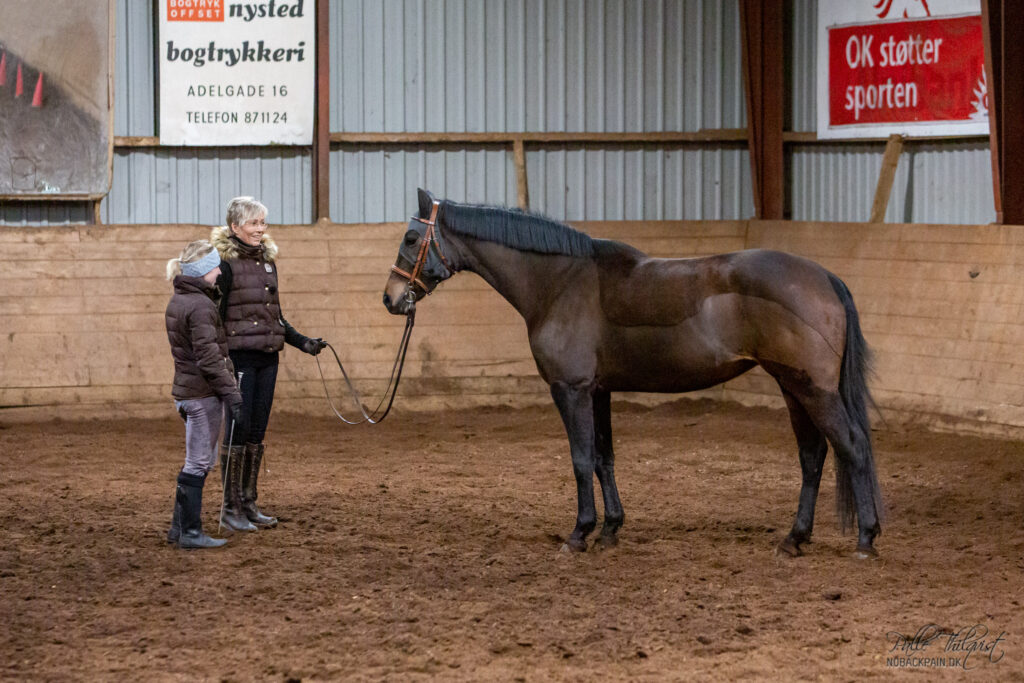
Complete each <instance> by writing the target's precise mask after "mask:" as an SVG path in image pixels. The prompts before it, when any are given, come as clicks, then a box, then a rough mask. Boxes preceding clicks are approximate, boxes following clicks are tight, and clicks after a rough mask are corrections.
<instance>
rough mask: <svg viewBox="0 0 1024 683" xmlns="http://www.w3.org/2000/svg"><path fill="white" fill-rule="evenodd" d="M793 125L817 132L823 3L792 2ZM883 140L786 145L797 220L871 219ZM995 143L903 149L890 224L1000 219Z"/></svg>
mask: <svg viewBox="0 0 1024 683" xmlns="http://www.w3.org/2000/svg"><path fill="white" fill-rule="evenodd" d="M787 11H788V12H789V22H790V26H791V33H790V35H789V36H788V39H789V40H788V45H787V50H788V53H787V65H788V68H787V73H788V74H789V93H787V99H786V104H787V108H788V111H787V118H786V124H787V127H788V128H789V129H791V130H794V131H814V130H815V129H816V127H817V106H816V102H815V92H816V91H815V89H816V83H817V74H816V67H815V60H816V58H817V42H816V40H817V39H816V35H815V31H816V30H817V22H818V3H817V2H816V0H789V2H788V6H787ZM884 152H885V143H884V142H858V143H836V144H832V143H828V144H823V143H817V144H808V145H790V146H789V147H787V154H786V162H787V172H788V174H789V177H790V179H791V182H790V183H789V185H788V187H789V192H790V196H789V202H788V206H789V208H790V209H791V211H792V215H791V216H790V217H791V218H793V219H794V220H804V221H866V220H867V219H868V218H869V217H870V215H871V205H872V202H873V201H874V198H875V187H876V185H877V184H878V173H879V171H880V170H881V168H882V155H883V153H884ZM990 159H991V157H990V155H989V146H988V138H987V137H984V138H971V139H961V140H950V141H936V142H916V141H910V142H907V143H905V144H904V146H903V153H902V154H901V155H900V159H899V165H898V166H897V169H896V179H895V182H894V183H893V188H892V194H891V195H890V199H889V207H888V209H887V210H886V213H885V220H886V221H887V222H893V223H963V224H984V223H990V222H992V221H994V220H995V218H996V214H995V207H994V204H993V196H992V166H991V161H990Z"/></svg>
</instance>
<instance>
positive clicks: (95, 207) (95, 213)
mask: <svg viewBox="0 0 1024 683" xmlns="http://www.w3.org/2000/svg"><path fill="white" fill-rule="evenodd" d="M102 203H103V200H102V199H97V200H95V201H93V202H92V207H91V208H92V221H91V223H92V224H93V225H103V214H102V213H101V212H100V206H101V205H102Z"/></svg>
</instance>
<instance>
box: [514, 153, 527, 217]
mask: <svg viewBox="0 0 1024 683" xmlns="http://www.w3.org/2000/svg"><path fill="white" fill-rule="evenodd" d="M512 156H513V159H514V160H515V165H516V190H517V194H518V198H519V208H520V209H529V208H530V190H529V187H528V186H527V184H526V150H525V148H524V147H523V139H522V138H519V137H517V138H516V139H515V140H513V141H512Z"/></svg>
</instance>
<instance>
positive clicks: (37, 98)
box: [32, 71, 43, 107]
mask: <svg viewBox="0 0 1024 683" xmlns="http://www.w3.org/2000/svg"><path fill="white" fill-rule="evenodd" d="M32 106H33V107H41V106H43V72H42V71H40V72H39V80H38V81H36V91H35V94H33V95H32Z"/></svg>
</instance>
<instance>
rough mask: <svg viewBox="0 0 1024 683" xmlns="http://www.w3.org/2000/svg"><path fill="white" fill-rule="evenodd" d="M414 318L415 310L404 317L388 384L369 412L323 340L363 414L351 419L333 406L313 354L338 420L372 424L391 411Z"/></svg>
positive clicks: (326, 391) (327, 392)
mask: <svg viewBox="0 0 1024 683" xmlns="http://www.w3.org/2000/svg"><path fill="white" fill-rule="evenodd" d="M415 320H416V311H415V310H413V311H412V312H411V313H409V315H408V316H406V318H405V331H403V332H402V341H400V342H399V343H398V353H397V354H395V363H394V365H392V366H391V378H390V379H388V386H387V388H385V389H384V396H382V397H381V399H380V402H379V403H378V404H377V407H376V408H374V409H373V410H372V411H371V412H370V413H367V412H366V409H365V408H364V407H363V400H362V399H361V398H360V397H359V392H358V391H356V388H355V386H354V385H353V384H352V380H351V379H349V376H348V373H347V372H346V371H345V366H344V365H342V364H341V359H340V358H338V352H337V351H335V350H334V347H333V346H331V345H330V344H329V343H327V342H324V343H325V344H327V348H329V349H330V350H331V353H333V354H334V360H335V362H336V363H337V364H338V368H339V369H340V370H341V374H342V376H343V377H344V378H345V384H347V385H348V390H349V393H350V394H351V395H352V400H354V401H355V403H356V405H357V406H359V412H360V413H362V414H363V419H362V420H355V421H353V420H349V419H348V418H346V417H345V416H344V415H342V414H341V413H339V412H338V409H337V408H335V407H334V400H333V399H331V393H330V392H329V391H328V390H327V380H326V379H325V378H324V370H323V368H322V367H321V366H320V357H319V356H314V358H316V369H317V370H318V371H319V372H320V381H321V382H322V383H323V385H324V395H325V396H327V402H328V403H329V404H330V405H331V410H332V411H334V414H335V415H336V416H337V417H338V419H339V420H341V421H342V422H344V423H345V424H350V425H358V424H363V423H364V422H368V423H370V424H372V425H373V424H377V423H378V422H383V421H384V418H385V417H387V416H388V413H389V412H390V411H391V405H392V404H393V403H394V402H395V394H396V393H398V383H399V382H400V381H401V379H402V368H403V367H405V353H406V351H408V350H409V340H410V339H411V338H412V326H413V324H414V323H415ZM388 391H390V392H391V398H388ZM385 400H387V402H388V407H387V408H385V409H384V412H383V413H382V414H381V415H379V416H378V415H377V413H378V412H379V411H380V407H381V406H382V405H384V401H385Z"/></svg>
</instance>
